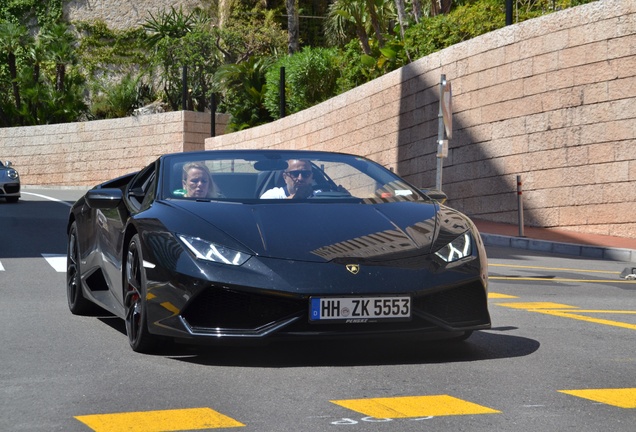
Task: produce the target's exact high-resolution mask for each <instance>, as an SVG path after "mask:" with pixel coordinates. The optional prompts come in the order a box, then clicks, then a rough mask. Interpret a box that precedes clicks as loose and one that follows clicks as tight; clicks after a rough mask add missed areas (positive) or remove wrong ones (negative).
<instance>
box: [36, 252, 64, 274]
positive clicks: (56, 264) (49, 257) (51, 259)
mask: <svg viewBox="0 0 636 432" xmlns="http://www.w3.org/2000/svg"><path fill="white" fill-rule="evenodd" d="M42 256H43V257H44V259H46V261H47V262H48V263H49V264H50V265H51V267H53V268H54V269H55V271H56V272H58V273H64V272H65V271H66V255H58V254H42Z"/></svg>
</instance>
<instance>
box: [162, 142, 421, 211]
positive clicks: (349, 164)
mask: <svg viewBox="0 0 636 432" xmlns="http://www.w3.org/2000/svg"><path fill="white" fill-rule="evenodd" d="M162 171H163V176H162V177H163V188H162V189H163V192H162V194H163V198H169V199H170V198H171V199H185V200H193V199H194V200H230V201H243V202H245V201H255V200H259V201H262V200H268V202H280V201H282V200H288V199H292V200H303V201H305V202H307V201H314V200H316V201H317V200H321V201H324V200H330V199H331V200H339V201H341V200H350V201H355V202H365V203H380V202H387V201H415V200H419V199H423V198H424V197H423V195H421V193H420V192H419V191H417V190H416V189H415V188H413V187H412V186H411V185H409V184H408V183H407V182H406V181H404V180H402V179H401V178H399V177H398V176H396V175H395V174H394V173H392V172H391V171H389V170H387V169H385V168H384V167H382V166H380V165H378V164H376V163H375V162H372V161H370V160H368V159H365V158H362V157H358V156H353V155H345V154H339V153H327V152H302V151H297V152H292V151H208V152H192V153H181V154H178V155H168V156H165V157H164V160H163V163H162ZM287 202H289V201H287Z"/></svg>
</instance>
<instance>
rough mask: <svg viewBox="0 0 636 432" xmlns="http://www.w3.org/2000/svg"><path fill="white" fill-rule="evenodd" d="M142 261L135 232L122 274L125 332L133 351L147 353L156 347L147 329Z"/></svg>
mask: <svg viewBox="0 0 636 432" xmlns="http://www.w3.org/2000/svg"><path fill="white" fill-rule="evenodd" d="M142 263H143V257H142V254H141V243H140V238H139V234H135V235H134V236H133V238H132V239H131V240H130V243H129V244H128V254H127V257H126V267H125V268H126V273H125V275H124V277H125V280H124V290H125V291H124V305H125V307H126V319H125V321H126V333H127V334H128V342H129V343H130V347H131V348H132V349H133V351H135V352H140V353H148V352H151V351H154V350H155V349H156V348H157V337H156V336H153V335H151V334H150V332H149V331H148V318H147V315H148V312H147V305H146V273H145V271H144V268H143V265H142Z"/></svg>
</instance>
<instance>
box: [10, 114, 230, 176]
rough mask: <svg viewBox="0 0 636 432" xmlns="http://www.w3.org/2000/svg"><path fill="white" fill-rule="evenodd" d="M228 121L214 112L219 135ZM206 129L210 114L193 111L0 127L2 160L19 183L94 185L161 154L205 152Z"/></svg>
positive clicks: (207, 128) (131, 169) (140, 166)
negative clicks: (8, 164) (6, 163)
mask: <svg viewBox="0 0 636 432" xmlns="http://www.w3.org/2000/svg"><path fill="white" fill-rule="evenodd" d="M227 123H228V116H227V115H224V114H217V115H216V126H215V130H216V131H217V133H222V132H223V131H224V130H225V128H226V126H227ZM210 130H211V124H210V114H209V113H199V112H194V111H176V112H169V113H163V114H152V115H144V116H137V117H127V118H123V119H113V120H97V121H91V122H82V123H63V124H56V125H48V126H29V127H15V128H0V159H1V160H3V161H4V160H10V161H11V162H12V163H13V165H14V168H16V169H17V170H18V171H19V173H20V178H21V181H22V184H23V185H36V186H94V185H96V184H98V183H101V182H103V181H106V180H108V179H111V178H114V177H118V176H120V175H124V174H127V173H130V172H133V171H138V170H139V169H141V168H143V167H144V166H146V165H148V164H149V163H151V162H152V161H153V160H155V159H156V158H157V157H159V156H160V155H162V154H164V153H173V152H181V151H193V150H203V148H204V141H205V139H206V138H208V137H209V136H210Z"/></svg>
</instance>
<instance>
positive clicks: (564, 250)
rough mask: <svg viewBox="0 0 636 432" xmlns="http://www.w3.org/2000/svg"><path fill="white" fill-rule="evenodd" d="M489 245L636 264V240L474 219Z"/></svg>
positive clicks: (485, 242)
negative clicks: (521, 231) (522, 227)
mask: <svg viewBox="0 0 636 432" xmlns="http://www.w3.org/2000/svg"><path fill="white" fill-rule="evenodd" d="M473 222H474V223H475V225H476V226H477V229H478V230H479V233H480V234H481V237H482V239H483V241H484V244H486V245H487V246H503V247H511V248H517V249H528V250H534V251H540V252H549V253H557V254H564V255H574V256H581V257H587V258H594V259H605V260H611V261H624V262H636V239H631V238H623V237H612V236H606V235H599V234H585V233H577V232H572V231H565V230H555V229H547V228H536V227H524V229H523V234H524V236H523V237H520V236H519V227H518V226H517V225H511V224H504V223H497V222H490V221H484V220H479V219H473Z"/></svg>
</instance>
